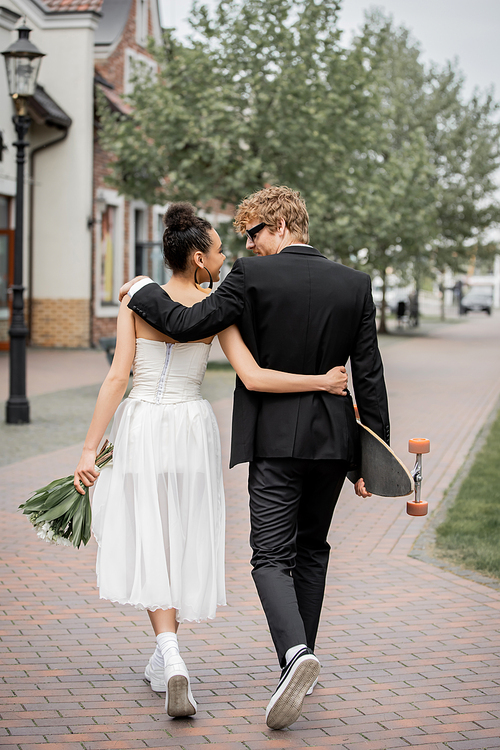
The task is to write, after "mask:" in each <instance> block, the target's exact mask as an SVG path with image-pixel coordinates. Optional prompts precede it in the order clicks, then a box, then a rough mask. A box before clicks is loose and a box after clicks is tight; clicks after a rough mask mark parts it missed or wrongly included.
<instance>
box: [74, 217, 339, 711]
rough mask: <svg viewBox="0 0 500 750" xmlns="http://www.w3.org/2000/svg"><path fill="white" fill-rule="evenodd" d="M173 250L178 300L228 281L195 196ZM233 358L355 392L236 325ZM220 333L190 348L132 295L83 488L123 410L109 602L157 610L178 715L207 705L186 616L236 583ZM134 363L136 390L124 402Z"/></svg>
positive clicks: (103, 523)
mask: <svg viewBox="0 0 500 750" xmlns="http://www.w3.org/2000/svg"><path fill="white" fill-rule="evenodd" d="M164 224H165V232H164V235H163V251H164V258H165V261H166V263H167V264H168V266H169V267H170V268H171V269H172V272H173V276H172V278H171V279H170V281H169V282H168V284H166V286H165V287H164V288H165V290H166V291H167V292H168V294H169V295H170V297H171V298H172V299H174V300H176V301H178V302H181V303H182V304H183V305H187V306H191V305H194V304H196V303H197V302H199V301H200V300H202V299H203V297H204V295H205V294H206V292H205V290H203V289H201V288H200V287H199V285H198V282H203V281H208V280H210V281H212V280H215V281H218V279H219V272H220V269H221V266H222V264H223V262H224V259H225V257H224V255H223V253H222V247H221V241H220V237H219V235H218V234H217V232H216V231H215V230H214V229H213V228H212V226H211V225H210V223H209V222H208V221H206V220H205V219H202V218H200V217H198V216H196V214H195V211H194V208H193V207H192V206H191V205H190V204H187V203H178V204H173V205H171V206H170V208H169V209H168V211H167V212H166V214H165V217H164ZM219 340H220V343H221V346H222V348H223V350H224V352H225V354H226V356H227V357H228V359H229V361H230V363H231V364H232V366H233V367H234V369H235V370H236V372H237V373H238V375H239V377H240V378H241V379H242V381H243V383H244V384H245V386H246V387H247V388H248V389H250V390H260V391H267V392H274V393H290V392H299V391H313V390H323V391H329V392H330V393H335V394H337V395H339V394H343V393H344V392H345V388H346V387H347V375H346V372H345V368H343V367H337V368H334V369H332V370H330V371H329V372H328V373H327V374H326V375H317V376H312V375H296V374H291V373H282V372H276V371H274V370H265V369H262V368H261V367H259V366H258V365H257V363H256V362H255V360H254V358H253V357H252V355H251V354H250V352H249V350H248V349H247V347H246V346H245V344H244V342H243V340H242V338H241V336H240V333H239V331H238V329H237V328H236V327H235V326H232V327H231V328H228V329H227V330H226V331H224V332H223V333H221V334H219ZM211 342H212V339H206V340H204V341H197V342H191V343H185V344H179V343H176V342H174V341H172V340H171V339H169V338H167V337H165V336H164V335H162V334H160V333H159V332H158V331H156V330H155V329H154V328H152V327H151V326H149V325H148V324H147V323H145V322H144V321H143V320H142V319H141V318H140V317H138V316H137V315H135V313H133V312H132V311H131V310H130V309H129V308H128V307H127V302H126V301H123V302H122V304H121V307H120V311H119V315H118V324H117V341H116V349H115V355H114V359H113V364H112V366H111V368H110V371H109V374H108V376H107V377H106V380H105V381H104V383H103V385H102V387H101V390H100V392H99V397H98V399H97V404H96V408H95V411H94V416H93V418H92V422H91V425H90V428H89V431H88V433H87V437H86V440H85V444H84V448H83V452H82V456H81V458H80V462H79V464H78V466H77V469H76V471H75V480H74V481H75V487H77V489H78V488H80V491H82V492H83V490H82V489H81V486H80V482H82V483H83V484H84V485H86V486H90V485H91V484H93V483H94V481H95V479H96V478H97V472H96V470H95V467H94V464H95V456H96V451H97V447H98V445H99V443H100V441H101V439H102V437H103V435H104V432H105V429H106V427H107V425H108V423H109V421H110V419H111V417H112V416H113V414H114V413H115V411H116V414H115V419H114V423H113V428H112V431H111V436H110V439H111V442H112V443H113V444H114V454H113V465H112V467H111V466H110V467H107V468H105V469H103V471H102V472H101V478H100V481H99V482H98V484H97V486H96V490H95V492H94V497H93V531H94V535H95V537H96V539H97V542H98V545H99V549H98V553H97V579H98V586H99V590H100V596H101V598H105V599H109V600H111V601H115V602H118V603H120V604H125V603H127V604H132V605H133V606H135V607H138V608H141V609H146V610H147V611H148V615H149V618H150V620H151V624H152V626H153V630H154V632H155V635H156V641H157V647H156V650H155V652H154V653H153V655H152V656H151V658H150V660H149V663H148V665H147V667H146V671H145V677H146V679H148V680H149V681H150V682H151V687H152V688H153V690H157V691H163V690H164V691H165V692H166V700H165V708H166V711H167V713H168V714H169V715H170V716H190V715H192V714H194V713H196V703H195V700H194V698H193V695H192V693H191V689H190V684H189V675H188V671H187V668H186V665H185V664H184V661H183V659H182V658H181V656H180V654H179V646H178V641H177V635H176V633H177V628H178V625H179V623H182V622H186V621H188V622H192V621H196V622H199V621H202V620H206V619H209V618H213V617H215V613H216V607H217V606H218V605H223V604H225V603H226V600H225V588H224V491H223V486H222V469H221V458H220V442H219V434H218V429H217V424H216V421H215V417H214V414H213V412H212V409H211V407H210V405H209V403H208V402H207V401H205V400H203V399H202V398H201V396H200V385H201V382H202V380H203V376H204V374H205V369H206V364H207V360H208V355H209V352H210V345H211ZM132 363H133V367H134V380H133V388H132V390H131V392H130V394H129V396H128V398H127V399H125V401H123V402H122V403H121V404H120V401H121V399H122V397H123V395H124V393H125V389H126V387H127V383H128V378H129V372H130V367H131V365H132Z"/></svg>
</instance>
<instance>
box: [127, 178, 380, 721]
mask: <svg viewBox="0 0 500 750" xmlns="http://www.w3.org/2000/svg"><path fill="white" fill-rule="evenodd" d="M308 222H309V217H308V214H307V210H306V206H305V203H304V201H303V200H302V199H301V198H300V196H299V194H298V193H296V192H294V191H293V190H290V189H289V188H286V187H270V188H265V189H263V190H260V191H259V192H257V193H255V194H253V195H251V196H249V197H248V198H246V199H245V200H244V201H243V202H242V203H241V204H240V206H239V207H238V210H237V213H236V218H235V227H236V229H237V231H239V232H241V233H242V234H243V233H246V235H247V248H248V249H251V250H253V252H254V253H255V254H256V255H257V256H259V257H257V258H239V259H238V260H237V261H236V262H235V264H234V266H233V270H232V271H231V273H230V274H229V275H228V276H227V277H226V279H225V280H224V282H223V283H222V285H221V286H220V287H219V289H217V291H216V292H215V293H214V294H212V295H210V297H208V298H207V299H206V300H204V301H203V302H201V303H199V304H196V305H194V306H193V307H192V308H185V307H183V306H182V305H180V304H177V303H175V302H173V301H172V300H171V299H170V298H169V297H168V295H167V294H166V293H165V292H163V291H162V289H161V288H160V287H159V286H157V285H156V284H154V283H152V282H151V280H150V279H144V278H142V279H141V280H140V281H139V282H136V280H134V281H133V282H129V284H126V285H125V287H122V291H123V292H124V293H127V292H128V293H129V294H130V296H131V301H130V303H129V307H131V308H132V310H134V312H136V313H137V314H138V315H140V316H141V317H143V318H144V319H145V320H146V321H147V322H148V323H149V324H150V325H152V326H153V327H155V328H157V329H158V330H160V331H162V332H163V333H165V334H168V335H169V336H171V337H172V338H174V339H176V340H178V341H189V340H191V341H192V340H197V339H201V338H205V337H207V336H210V335H213V334H215V333H217V332H219V331H221V330H223V329H224V328H227V327H228V326H229V325H231V324H233V323H237V325H238V326H239V329H240V331H241V334H242V336H243V339H244V341H245V343H246V344H247V346H248V347H249V349H250V350H251V352H252V354H253V355H254V357H255V359H256V360H257V362H258V363H259V365H261V366H262V367H267V368H271V369H276V370H283V371H286V372H296V373H305V374H319V373H323V372H326V371H327V370H328V369H330V368H331V367H334V366H336V365H345V364H346V362H347V360H348V359H349V358H350V360H351V370H352V377H353V384H354V389H355V393H356V398H357V405H358V409H359V414H360V417H361V420H362V422H363V423H364V424H366V425H367V426H368V427H370V428H371V429H372V430H373V431H374V432H376V433H377V434H378V435H379V436H380V437H382V438H383V439H384V440H386V441H387V442H389V415H388V406H387V394H386V389H385V384H384V376H383V367H382V362H381V358H380V354H379V350H378V346H377V335H376V327H375V306H374V304H373V300H372V295H371V283H370V278H369V277H368V276H367V275H366V274H364V273H361V272H359V271H354V270H353V269H351V268H347V267H346V266H342V265H340V264H338V263H334V262H332V261H330V260H328V259H327V258H325V257H324V256H322V255H321V254H320V253H319V252H318V250H316V249H315V248H313V247H312V246H311V245H309V244H308V242H309V236H308ZM134 282H135V283H134ZM356 446H357V428H356V422H355V416H354V409H353V404H352V399H351V397H350V395H348V396H347V397H342V396H335V395H330V394H324V393H321V392H318V393H297V394H271V393H257V392H255V391H253V392H250V391H247V390H246V389H245V387H244V386H243V384H242V383H241V381H240V380H239V379H237V382H236V389H235V393H234V409H233V431H232V447H231V466H234V465H235V464H237V463H241V462H244V461H249V462H250V466H249V483H248V488H249V495H250V520H251V536H250V543H251V546H252V550H253V556H252V566H253V570H252V575H253V578H254V581H255V584H256V586H257V590H258V593H259V597H260V599H261V602H262V605H263V608H264V611H265V614H266V617H267V621H268V624H269V629H270V631H271V636H272V638H273V641H274V644H275V647H276V651H277V654H278V659H279V662H280V665H281V667H282V668H283V671H282V676H281V679H280V681H279V683H278V687H277V689H276V691H275V693H274V694H273V696H272V698H271V700H270V702H269V705H268V707H267V711H266V721H267V724H268V726H269V727H271V728H273V729H281V728H284V727H286V726H289V725H290V724H292V723H293V722H294V721H296V719H297V718H298V717H299V715H300V712H301V710H302V703H303V700H304V697H305V695H306V693H307V692H308V691H309V692H310V690H311V689H312V688H313V687H314V684H315V683H316V681H317V678H318V675H319V670H320V665H319V661H318V659H317V658H316V656H315V655H314V653H313V651H314V645H315V640H316V634H317V630H318V625H319V618H320V612H321V606H322V602H323V596H324V589H325V580H326V572H327V567H328V557H329V550H330V547H329V545H328V543H327V535H328V530H329V527H330V523H331V519H332V515H333V511H334V508H335V504H336V502H337V499H338V496H339V494H340V490H341V488H342V485H343V482H344V479H345V476H346V472H347V471H348V469H350V468H352V466H353V465H354V463H355V459H356ZM356 492H357V494H359V495H361V496H363V497H366V496H367V495H368V493H367V492H366V490H365V488H364V483H363V481H362V479H360V480H359V481H358V482H357V484H356Z"/></svg>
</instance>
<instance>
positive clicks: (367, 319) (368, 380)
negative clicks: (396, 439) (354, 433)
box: [351, 276, 391, 445]
mask: <svg viewBox="0 0 500 750" xmlns="http://www.w3.org/2000/svg"><path fill="white" fill-rule="evenodd" d="M351 370H352V381H353V386H354V392H355V394H356V404H357V407H358V411H359V417H360V420H361V422H362V423H363V424H364V425H366V426H367V427H369V428H370V429H371V430H373V432H375V433H376V434H377V435H378V436H379V437H381V438H382V440H385V442H386V443H387V445H389V441H390V436H391V433H390V425H389V405H388V402H387V391H386V388H385V381H384V367H383V365H382V358H381V356H380V351H379V348H378V341H377V327H376V323H375V305H374V303H373V298H372V289H371V281H370V277H369V276H367V289H366V292H365V298H364V307H363V314H362V317H361V322H360V325H359V329H358V332H357V336H356V341H355V344H354V347H353V350H352V352H351Z"/></svg>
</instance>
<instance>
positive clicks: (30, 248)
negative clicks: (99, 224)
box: [28, 128, 69, 342]
mask: <svg viewBox="0 0 500 750" xmlns="http://www.w3.org/2000/svg"><path fill="white" fill-rule="evenodd" d="M68 130H69V128H64V132H63V134H62V135H60V136H59V137H58V138H54V139H53V140H52V141H48V143H42V144H41V145H40V146H37V147H36V148H34V149H32V151H31V153H30V160H29V184H30V214H29V233H28V268H29V272H28V274H29V276H28V330H29V333H28V340H29V341H30V342H31V329H32V325H33V217H34V212H35V211H34V205H35V200H34V197H35V154H37V153H38V152H39V151H42V150H43V149H44V148H49V146H54V145H55V144H56V143H61V141H64V139H65V138H67V136H68Z"/></svg>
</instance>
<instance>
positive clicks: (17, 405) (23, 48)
mask: <svg viewBox="0 0 500 750" xmlns="http://www.w3.org/2000/svg"><path fill="white" fill-rule="evenodd" d="M30 31H31V29H29V28H28V26H26V24H25V23H23V25H22V26H21V27H20V28H19V29H18V32H19V38H18V39H17V40H16V41H15V42H14V43H13V44H11V45H10V47H9V48H8V49H6V50H5V52H2V55H3V56H4V58H5V65H6V68H7V80H8V84H9V94H10V95H11V97H12V99H13V100H14V104H15V107H16V113H17V114H16V115H15V116H14V117H13V118H12V119H13V122H14V126H15V128H16V133H17V141H16V142H15V143H14V146H16V148H17V159H16V161H17V188H16V231H15V236H14V284H13V285H12V321H11V325H10V329H9V336H10V391H9V400H8V401H7V409H6V420H7V422H8V423H9V424H23V423H26V422H29V421H30V405H29V402H28V399H27V397H26V336H27V335H28V329H27V328H26V323H25V320H24V299H23V293H24V287H23V220H24V162H25V149H26V146H28V145H29V144H28V142H27V141H26V140H25V137H26V133H27V132H28V128H29V126H30V122H31V120H30V118H29V117H28V114H27V112H28V108H27V98H28V97H29V96H33V94H34V93H35V88H36V79H37V77H38V69H39V68H40V62H41V59H42V57H43V56H44V53H43V52H40V50H39V49H38V48H37V47H35V45H34V44H33V43H32V42H30V40H29V35H30Z"/></svg>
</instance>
